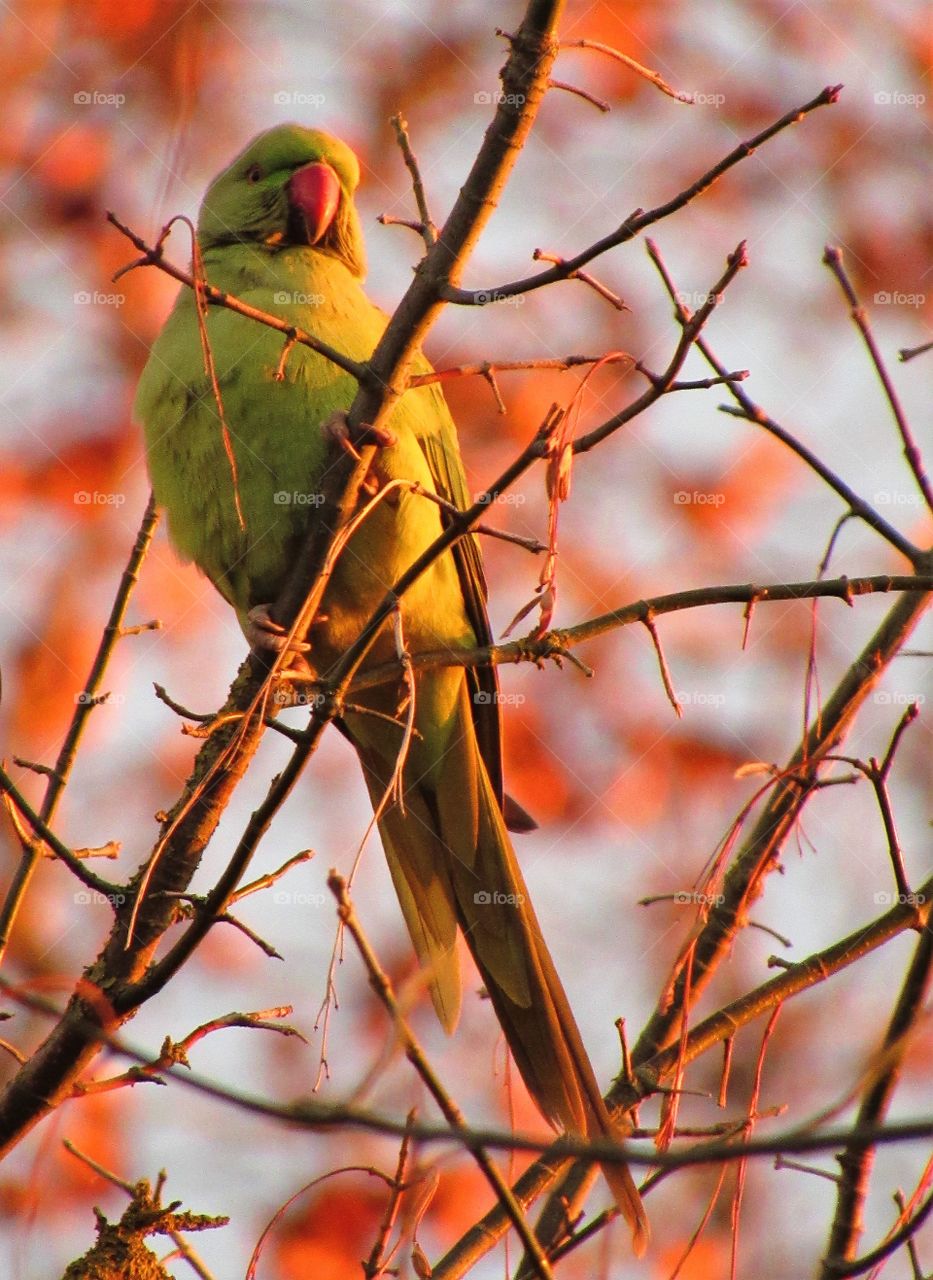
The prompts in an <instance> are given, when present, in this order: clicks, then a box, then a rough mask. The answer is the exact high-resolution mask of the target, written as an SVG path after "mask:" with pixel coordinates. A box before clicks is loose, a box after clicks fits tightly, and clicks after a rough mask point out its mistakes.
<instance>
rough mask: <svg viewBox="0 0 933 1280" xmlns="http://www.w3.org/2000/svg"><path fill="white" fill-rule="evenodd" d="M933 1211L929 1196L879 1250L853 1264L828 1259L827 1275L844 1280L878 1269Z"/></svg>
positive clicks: (913, 1234) (909, 1238) (867, 1254)
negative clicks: (845, 1277) (844, 1278)
mask: <svg viewBox="0 0 933 1280" xmlns="http://www.w3.org/2000/svg"><path fill="white" fill-rule="evenodd" d="M931 1211H933V1195H930V1196H927V1198H926V1200H924V1202H923V1204H922V1205H921V1207H920V1208H919V1209H918V1210H917V1212H916V1213H915V1214H914V1216H913V1217H912V1218H911V1219H910V1221H909V1222H905V1223H904V1225H903V1226H902V1227H901V1228H900V1230H899V1231H895V1232H894V1234H893V1235H892V1236H890V1237H889V1238H888V1239H887V1240H885V1242H884V1244H880V1245H879V1246H878V1248H877V1249H872V1251H871V1253H866V1254H865V1255H864V1257H861V1258H855V1259H853V1260H852V1261H851V1262H849V1261H845V1262H836V1261H834V1260H833V1259H832V1258H829V1259H827V1261H826V1263H825V1271H826V1274H827V1275H829V1276H832V1277H833V1280H837V1277H838V1280H842V1277H844V1276H857V1275H860V1274H861V1273H862V1272H863V1271H871V1269H872V1267H876V1266H877V1265H878V1264H879V1263H880V1262H884V1261H885V1259H887V1258H890V1257H891V1256H892V1254H894V1253H896V1252H897V1250H898V1249H900V1247H901V1245H903V1244H906V1243H907V1241H908V1240H911V1239H912V1238H913V1237H914V1236H915V1235H916V1233H917V1232H918V1231H919V1230H920V1228H921V1227H922V1226H923V1224H924V1222H926V1220H927V1218H928V1217H929V1216H930V1213H931Z"/></svg>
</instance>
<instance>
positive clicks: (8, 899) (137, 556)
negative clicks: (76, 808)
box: [0, 494, 159, 962]
mask: <svg viewBox="0 0 933 1280" xmlns="http://www.w3.org/2000/svg"><path fill="white" fill-rule="evenodd" d="M158 519H159V517H158V514H157V512H156V506H155V499H154V498H153V497H152V494H150V495H149V501H148V502H147V504H146V510H145V511H144V513H143V518H142V521H141V522H140V526H139V531H138V532H137V534H136V541H135V542H134V543H133V549H132V551H131V552H130V555H129V559H128V560H127V563H126V568H125V569H124V570H123V574H122V576H121V578H120V585H119V586H118V588H117V594H116V596H115V598H114V602H113V607H112V608H111V610H110V617H109V618H108V619H107V625H106V626H105V627H104V631H103V634H102V635H101V639H100V644H99V645H98V648H97V653H96V654H95V655H94V661H93V662H92V663H91V670H90V672H89V674H88V678H87V681H86V682H85V686H84V694H85V697H84V698H83V699H79V700H78V702H77V705H76V707H75V711H74V714H73V716H72V717H71V724H70V725H69V726H68V732H67V733H66V734H65V741H64V742H63V743H62V747H61V750H60V751H59V753H58V759H57V760H56V761H55V766H54V768H53V769H52V771H51V772H50V773H49V785H48V787H47V788H46V792H45V796H44V797H43V800H42V804H41V806H40V808H39V814H38V816H39V818H40V819H41V820H42V822H43V823H44V824H46V826H48V824H49V823H50V822H51V821H52V818H53V817H54V814H55V809H56V807H57V805H58V801H59V798H60V797H61V794H62V791H63V790H64V788H65V786H66V784H67V782H68V779H69V777H70V775H71V770H72V767H73V765H74V762H75V756H76V754H77V750H78V744H79V743H80V741H81V737H82V734H83V733H84V729H85V726H86V725H87V721H88V717H89V716H90V714H91V711H92V710H93V703H92V701H90V699H93V698H94V697H95V695H96V694H97V692H98V691H99V689H100V686H101V683H102V682H103V678H104V672H105V671H106V669H107V664H108V662H109V661H110V658H111V656H112V654H113V651H114V649H115V647H116V644H117V641H118V640H119V639H120V636H121V630H122V627H123V620H124V618H125V617H126V610H127V608H128V606H129V601H130V595H131V593H132V591H133V588H134V587H135V585H136V581H137V579H138V577H139V569H140V566H141V565H142V562H143V560H144V558H145V555H146V552H147V551H148V550H149V544H150V542H151V541H152V535H153V533H154V532H155V527H156V524H157V523H158ZM20 807H22V806H20ZM40 858H41V851H40V850H39V849H38V848H37V847H32V848H30V849H28V850H26V852H25V853H24V854H23V856H22V858H21V859H20V862H19V865H18V867H17V868H16V872H15V874H14V875H13V879H12V881H11V884H10V887H9V889H8V890H7V893H6V896H5V898H4V900H3V906H2V907H0V962H2V959H3V956H4V954H5V952H6V948H7V945H8V943H9V940H10V933H11V931H12V929H13V925H14V924H15V922H16V916H17V913H18V911H19V908H20V906H21V905H22V902H23V898H24V897H25V894H26V890H27V889H28V887H29V882H30V880H31V879H32V876H33V873H34V872H35V869H36V866H37V865H38V863H39V860H40ZM66 861H67V859H66ZM82 870H83V869H82ZM75 874H76V875H78V874H79V873H78V872H77V871H75ZM85 883H86V882H85Z"/></svg>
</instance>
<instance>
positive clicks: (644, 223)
mask: <svg viewBox="0 0 933 1280" xmlns="http://www.w3.org/2000/svg"><path fill="white" fill-rule="evenodd" d="M841 91H842V85H841V84H837V85H831V86H829V87H827V88H825V89H823V91H822V92H821V93H818V94H817V96H816V97H815V98H813V99H811V100H810V101H809V102H805V103H804V104H803V105H802V106H800V107H795V108H794V109H793V110H792V111H788V112H787V113H786V114H785V115H783V116H781V118H780V119H779V120H775V122H774V123H773V124H770V125H768V127H767V128H766V129H762V130H761V132H760V133H757V134H755V136H754V137H753V138H749V139H748V141H747V142H740V143H739V145H738V146H737V147H735V148H734V149H733V150H732V151H730V152H729V154H728V155H727V156H726V157H725V158H724V159H723V160H720V161H719V163H718V164H716V165H714V166H713V167H712V168H711V169H708V170H707V171H706V173H704V174H702V175H701V176H700V177H699V178H697V180H696V181H695V182H693V183H691V185H690V186H689V187H686V188H685V189H684V190H683V191H681V192H680V193H679V194H678V195H676V196H674V197H673V198H672V199H671V200H668V201H667V202H666V203H665V204H662V205H658V206H657V207H656V208H654V209H651V210H649V211H648V212H645V211H644V210H643V209H637V210H636V211H635V212H634V213H632V214H630V215H629V217H627V218H626V219H625V221H624V222H623V223H622V224H621V225H620V226H619V227H617V228H616V230H615V231H613V232H611V233H610V234H609V235H607V236H604V237H603V239H602V240H597V241H596V243H595V244H591V245H590V246H589V247H588V248H586V249H584V250H582V252H580V253H578V254H576V255H575V256H574V257H572V258H567V259H565V261H564V262H563V263H561V264H560V265H559V266H557V265H555V266H552V267H551V268H550V270H548V271H541V272H539V273H538V274H537V275H534V276H527V277H526V278H524V279H522V280H513V281H511V282H510V283H508V284H502V285H497V286H496V287H495V288H492V289H460V288H457V287H456V286H455V285H454V283H453V282H451V284H450V285H449V286H447V287H446V288H445V289H444V291H443V293H442V297H443V298H444V299H445V301H447V302H453V303H456V304H457V305H459V306H465V307H475V306H482V305H483V304H484V303H485V302H487V301H488V300H489V298H490V297H492V296H495V297H498V298H511V297H515V296H516V295H517V294H520V293H530V292H531V291H532V290H533V289H541V288H543V286H544V285H547V284H553V283H554V281H555V280H566V279H567V278H568V276H570V275H571V274H572V273H573V272H575V271H579V270H580V268H581V267H584V266H586V264H587V263H588V262H592V261H593V259H594V258H598V257H599V256H600V254H603V253H605V252H606V251H607V250H608V249H614V248H616V247H617V246H618V245H620V244H625V243H626V241H628V240H633V239H634V238H635V237H636V236H637V235H639V234H640V233H641V232H642V231H644V230H645V228H646V227H650V226H652V225H653V224H654V223H655V222H660V221H661V219H662V218H668V217H670V215H671V214H672V213H676V212H677V211H678V210H679V209H682V208H684V206H685V205H688V204H689V203H690V202H691V200H695V199H696V197H697V196H699V195H702V194H703V192H704V191H707V190H708V189H709V188H710V187H711V186H712V185H713V183H714V182H716V181H717V179H719V178H721V177H722V175H723V174H724V173H726V172H728V170H729V169H731V168H732V167H733V166H734V165H736V164H738V163H739V162H740V161H742V160H746V159H747V158H748V157H749V156H751V155H754V153H755V151H756V150H757V149H758V148H759V147H760V146H762V145H763V144H764V143H765V142H768V141H770V139H771V138H773V137H774V136H775V134H778V133H780V132H781V131H782V130H783V129H786V128H788V126H789V125H792V124H797V123H799V121H801V120H802V119H803V118H804V117H805V116H807V115H809V113H810V112H811V111H816V110H817V109H818V108H819V107H825V106H829V105H831V104H832V103H834V102H837V101H838V99H839V94H840V93H841Z"/></svg>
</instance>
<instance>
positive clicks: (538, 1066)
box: [347, 668, 648, 1254]
mask: <svg viewBox="0 0 933 1280" xmlns="http://www.w3.org/2000/svg"><path fill="white" fill-rule="evenodd" d="M393 696H394V691H393ZM417 698H418V705H416V715H415V727H416V730H417V733H416V735H415V736H414V737H413V739H412V742H411V747H410V751H409V755H408V757H407V760H406V764H405V768H404V772H403V787H402V791H403V803H404V812H403V811H402V809H401V808H400V807H399V805H398V804H396V803H392V804H391V805H390V806H388V807H386V809H385V810H384V812H383V814H382V817H381V818H380V821H379V830H380V833H381V836H382V842H383V845H384V847H385V852H386V857H387V859H388V864H389V869H390V872H391V874H392V879H393V882H394V884H395V888H396V891H397V893H398V897H399V902H400V903H401V906H402V911H403V914H404V916H405V920H406V922H407V925H408V929H409V932H410V934H411V937H412V941H413V942H414V945H415V950H416V951H417V953H418V957H419V959H420V961H421V963H422V965H424V967H425V969H426V971H427V974H428V979H429V982H430V989H431V996H432V999H433V1002H434V1007H435V1009H436V1011H437V1014H438V1017H439V1018H440V1020H441V1022H442V1023H443V1025H444V1026H445V1028H446V1029H447V1030H448V1031H452V1030H453V1028H454V1027H455V1026H456V1023H457V1019H458V1016H459V1011H460V974H459V965H458V961H457V951H456V932H457V929H458V928H459V929H460V930H461V931H462V933H463V935H464V937H465V938H466V942H467V945H468V947H469V948H470V951H471V953H472V955H473V958H474V960H475V961H476V965H477V968H478V969H479V972H480V974H481V976H482V979H483V982H484V984H485V987H486V990H487V991H488V993H489V997H490V999H491V1001H492V1004H493V1007H494V1008H495V1011H496V1015H497V1017H498V1019H499V1022H500V1024H501V1026H502V1029H503V1031H504V1033H505V1037H506V1040H507V1042H508V1045H509V1048H510V1050H511V1052H512V1056H513V1057H514V1059H515V1063H516V1065H517V1067H518V1069H519V1071H520V1073H521V1076H522V1079H523V1080H524V1081H525V1084H526V1085H527V1087H528V1091H529V1093H530V1094H531V1096H532V1098H533V1099H534V1100H535V1103H536V1104H537V1106H538V1108H539V1109H540V1111H541V1113H542V1114H543V1115H544V1116H545V1118H546V1119H547V1120H549V1121H550V1122H551V1123H552V1124H554V1125H557V1126H560V1127H561V1128H563V1129H565V1130H566V1131H568V1132H570V1133H575V1134H580V1135H585V1136H588V1137H593V1138H596V1137H615V1138H618V1137H620V1136H622V1135H621V1133H620V1131H619V1129H618V1127H617V1126H614V1125H613V1123H612V1121H611V1119H610V1117H609V1114H608V1112H607V1110H606V1106H605V1103H604V1102H603V1099H602V1095H601V1093H600V1090H599V1086H598V1085H597V1083H596V1078H595V1076H594V1074H593V1069H592V1066H591V1065H590V1061H589V1058H588V1057H587V1053H586V1049H585V1048H584V1046H583V1040H582V1038H581V1036H580V1032H579V1029H578V1027H577V1024H576V1020H575V1019H574V1016H573V1013H572V1011H571V1009H570V1005H569V1002H568V1000H567V996H566V994H565V992H564V988H563V985H562V984H561V981H560V978H559V977H558V975H557V970H556V969H555V967H554V962H553V960H552V959H551V956H550V953H549V951H548V949H547V945H546V944H545V941H544V938H543V937H542V934H541V928H540V925H539V924H538V920H537V917H536V916H535V913H534V909H533V907H532V905H531V899H530V897H529V895H528V890H527V887H526V885H525V881H524V878H523V876H522V873H521V869H520V868H519V865H518V862H517V860H516V857H515V853H514V850H513V849H512V845H511V841H510V840H509V836H508V833H507V831H506V828H505V823H504V821H503V818H502V814H501V812H500V808H499V804H498V802H497V800H496V797H495V795H494V793H493V790H492V787H491V785H490V782H489V778H488V775H487V773H486V769H485V766H484V764H483V760H482V757H481V755H480V751H479V748H478V745H477V741H476V735H475V731H474V728H473V719H472V716H471V714H470V706H469V702H468V692H467V683H466V680H465V678H464V675H463V672H462V671H459V670H457V669H456V668H447V669H446V670H439V671H436V672H435V671H430V672H425V673H423V675H422V676H421V677H420V678H419V680H418V685H417ZM371 705H373V708H374V709H376V710H379V711H381V712H383V713H386V710H387V707H386V699H385V697H384V696H378V695H377V696H376V697H375V698H374V699H372V701H371ZM347 729H348V732H349V734H350V736H351V738H352V740H353V741H354V745H355V746H356V748H357V752H358V754H359V756H360V759H361V762H362V764H363V769H364V773H365V776H366V781H367V786H368V788H369V792H370V796H371V797H372V801H373V805H374V807H375V806H377V805H379V804H380V802H381V801H382V800H383V798H384V795H385V791H386V787H387V785H388V782H389V779H390V778H391V776H392V771H393V769H394V767H395V761H396V757H397V753H398V749H399V746H400V741H401V738H400V734H399V733H397V732H396V731H395V730H394V729H393V727H392V726H391V725H387V724H386V722H385V721H384V720H379V719H376V718H375V717H370V716H359V715H354V716H353V717H350V716H348V717H347ZM604 1173H605V1176H606V1179H607V1181H608V1183H609V1185H610V1188H611V1190H612V1192H613V1195H614V1197H615V1199H616V1201H617V1203H618V1205H619V1208H620V1210H621V1211H622V1213H623V1215H624V1216H625V1218H626V1221H627V1222H628V1224H629V1226H630V1228H631V1230H632V1237H633V1245H634V1249H635V1252H636V1253H638V1254H641V1253H642V1252H644V1249H645V1248H646V1247H647V1243H648V1222H647V1218H646V1216H645V1212H644V1208H643V1206H642V1202H641V1198H640V1196H639V1194H638V1191H637V1189H636V1186H635V1183H634V1181H633V1180H632V1175H631V1173H630V1172H629V1170H628V1168H627V1167H626V1166H624V1165H621V1164H614V1165H608V1164H607V1165H605V1166H604Z"/></svg>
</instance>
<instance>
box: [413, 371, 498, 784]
mask: <svg viewBox="0 0 933 1280" xmlns="http://www.w3.org/2000/svg"><path fill="white" fill-rule="evenodd" d="M414 368H415V370H416V371H420V372H425V373H427V372H430V371H431V366H430V365H429V364H428V363H427V361H426V360H424V361H423V364H422V360H418V361H416V362H415V365H414ZM431 391H432V392H433V393H434V398H435V400H436V412H435V413H433V414H431V416H430V429H429V430H428V431H421V430H417V429H416V434H417V439H418V444H419V445H420V446H421V451H422V453H423V454H424V456H425V458H426V460H427V463H428V467H429V468H430V471H431V478H432V479H433V481H434V487H435V489H436V490H437V492H438V494H439V495H440V497H442V498H445V499H446V500H447V501H448V502H450V503H453V505H454V506H455V507H457V508H459V510H461V511H465V510H466V509H467V508H468V507H470V506H471V505H472V502H473V499H472V496H471V494H470V491H469V488H468V487H467V481H466V475H465V473H464V470H463V462H462V461H461V459H460V449H459V446H458V443H457V432H456V428H455V426H454V424H453V420H452V418H451V416H450V410H449V409H448V408H447V404H446V402H445V401H444V399H443V397H442V396H441V394H440V393H439V392H438V390H437V384H436V383H433V384H431ZM426 417H427V415H421V414H419V415H418V427H420V426H421V425H422V423H423V422H424V421H425V420H426ZM444 523H445V524H447V523H449V517H446V518H445V520H444ZM452 554H453V558H454V563H455V564H456V566H457V576H458V578H459V579H460V589H461V591H462V592H463V599H464V603H465V604H466V612H467V617H468V618H469V620H470V626H471V627H472V628H473V634H474V635H475V636H476V643H477V645H489V644H492V631H491V630H490V626H489V616H488V614H487V612H486V601H487V599H488V595H489V593H488V590H487V587H486V575H485V574H484V573H483V562H482V557H481V555H480V549H479V539H478V538H477V536H476V534H473V533H470V534H467V535H466V536H465V537H463V538H459V539H458V540H457V541H456V542H455V543H454V545H453V551H452ZM467 687H468V689H469V693H470V709H471V712H472V716H473V727H474V729H475V731H476V739H477V742H478V743H479V749H480V752H481V754H482V757H483V761H484V763H485V765H486V772H487V773H488V774H489V781H490V782H491V783H492V789H493V794H494V795H495V797H496V799H497V800H498V802H499V807H500V808H501V807H502V805H503V781H502V724H501V718H500V713H499V698H498V694H499V677H498V673H497V671H496V668H495V667H493V666H489V667H471V668H468V669H467ZM477 695H479V696H477Z"/></svg>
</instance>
